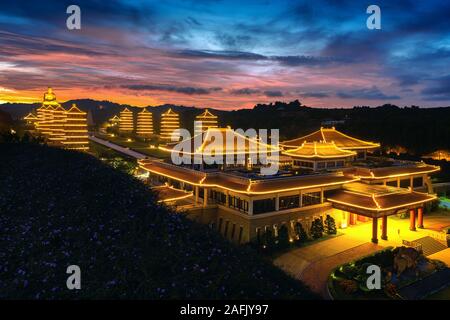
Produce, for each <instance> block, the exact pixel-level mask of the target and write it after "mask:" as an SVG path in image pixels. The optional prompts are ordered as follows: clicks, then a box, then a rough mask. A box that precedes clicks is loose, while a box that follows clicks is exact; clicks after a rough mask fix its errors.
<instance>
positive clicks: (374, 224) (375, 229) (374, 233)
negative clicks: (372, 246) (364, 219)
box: [372, 218, 378, 243]
mask: <svg viewBox="0 0 450 320" xmlns="http://www.w3.org/2000/svg"><path fill="white" fill-rule="evenodd" d="M377 233H378V218H372V242H373V243H378V235H377Z"/></svg>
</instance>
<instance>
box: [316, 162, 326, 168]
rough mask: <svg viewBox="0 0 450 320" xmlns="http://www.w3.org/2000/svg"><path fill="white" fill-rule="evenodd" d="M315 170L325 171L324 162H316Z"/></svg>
mask: <svg viewBox="0 0 450 320" xmlns="http://www.w3.org/2000/svg"><path fill="white" fill-rule="evenodd" d="M317 169H325V162H317Z"/></svg>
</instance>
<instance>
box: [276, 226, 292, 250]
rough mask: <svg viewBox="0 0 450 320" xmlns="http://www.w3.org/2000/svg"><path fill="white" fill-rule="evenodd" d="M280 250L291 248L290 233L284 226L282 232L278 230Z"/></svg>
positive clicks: (281, 228)
mask: <svg viewBox="0 0 450 320" xmlns="http://www.w3.org/2000/svg"><path fill="white" fill-rule="evenodd" d="M277 240H278V248H280V249H286V248H288V247H289V245H290V242H289V231H288V228H287V227H286V226H285V225H282V226H281V227H280V230H278V239H277Z"/></svg>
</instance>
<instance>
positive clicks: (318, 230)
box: [311, 218, 324, 239]
mask: <svg viewBox="0 0 450 320" xmlns="http://www.w3.org/2000/svg"><path fill="white" fill-rule="evenodd" d="M323 231H324V227H323V221H322V219H320V218H316V219H314V221H313V223H312V224H311V236H312V237H313V238H314V239H318V238H321V237H322V236H323Z"/></svg>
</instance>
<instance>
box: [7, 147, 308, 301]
mask: <svg viewBox="0 0 450 320" xmlns="http://www.w3.org/2000/svg"><path fill="white" fill-rule="evenodd" d="M0 154H1V155H2V159H1V162H0V213H1V215H0V229H1V232H0V248H1V250H0V275H1V276H0V299H6V298H9V299H10V298H23V299H81V298H84V299H97V298H121V299H130V298H137V299H159V298H163V299H168V298H169V299H173V298H182V299H184V298H187V299H194V298H196V299H218V298H267V299H269V298H275V299H281V298H297V299H307V298H316V296H315V295H313V294H312V293H311V292H310V291H309V290H308V289H307V288H306V287H304V286H303V285H302V284H301V283H300V282H297V281H295V280H293V279H292V278H290V277H289V276H287V275H286V274H284V273H283V272H282V271H280V270H279V269H277V268H276V267H274V266H272V265H271V264H270V263H269V262H266V261H265V260H263V259H262V258H260V257H259V256H258V255H256V254H255V253H254V252H253V251H252V250H250V249H248V248H245V247H244V248H240V247H236V246H233V245H232V244H230V243H228V242H226V241H225V240H224V239H223V238H221V237H220V236H219V235H218V234H216V233H215V232H214V231H212V230H209V228H207V227H206V226H202V225H199V224H196V223H194V222H192V221H190V220H188V219H186V218H185V217H184V216H182V215H180V214H175V213H172V212H170V211H169V210H168V209H167V208H165V207H161V206H158V205H156V204H155V198H154V195H153V194H152V193H151V192H150V191H149V190H148V188H147V187H146V186H145V185H143V184H142V183H140V182H139V181H137V180H135V179H134V178H133V177H131V176H129V175H127V174H125V173H122V172H120V171H117V170H114V169H113V168H111V167H110V166H108V165H106V164H103V163H102V162H100V161H98V160H96V159H95V158H94V157H92V156H89V155H87V154H81V153H76V152H69V151H65V150H61V149H54V148H49V147H46V146H41V145H37V144H24V143H3V144H0ZM72 264H76V265H79V266H80V268H81V290H72V291H69V290H68V289H67V288H66V280H67V277H68V275H67V274H66V268H67V267H68V266H69V265H72Z"/></svg>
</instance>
